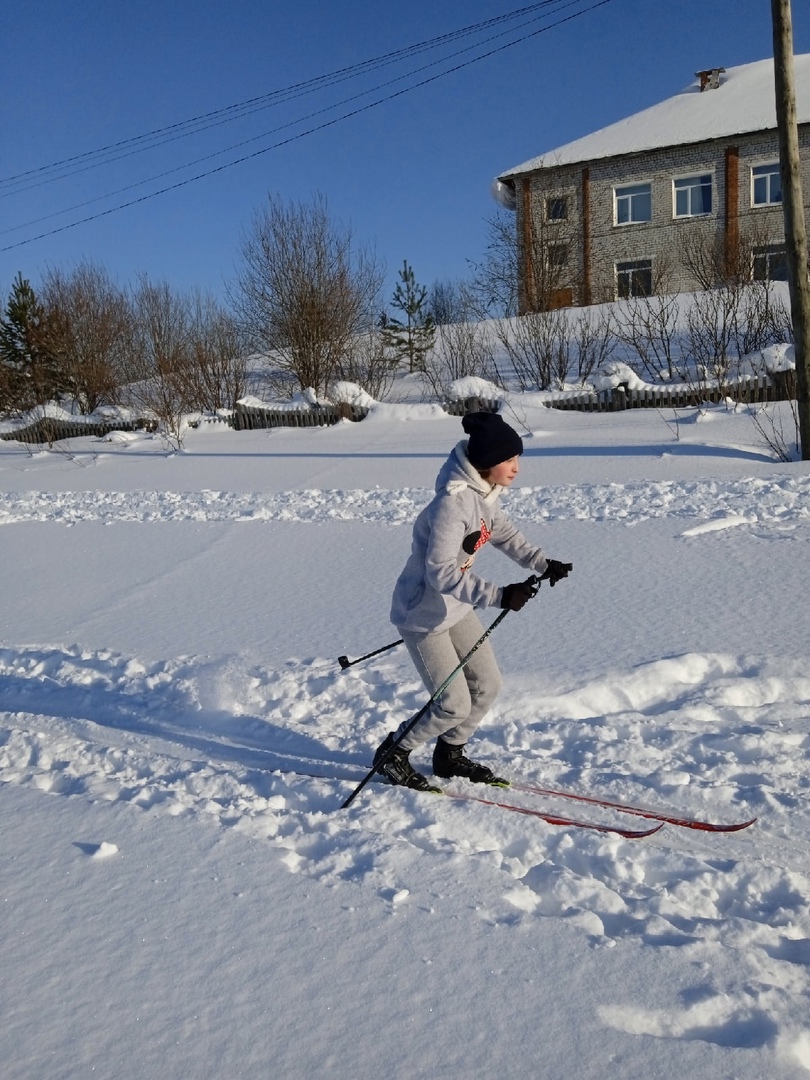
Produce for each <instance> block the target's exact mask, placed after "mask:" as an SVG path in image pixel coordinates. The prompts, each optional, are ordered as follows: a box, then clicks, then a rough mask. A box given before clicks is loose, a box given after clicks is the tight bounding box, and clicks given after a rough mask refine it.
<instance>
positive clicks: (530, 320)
mask: <svg viewBox="0 0 810 1080" xmlns="http://www.w3.org/2000/svg"><path fill="white" fill-rule="evenodd" d="M495 333H496V335H497V337H498V340H499V341H500V344H501V346H502V348H503V351H504V353H505V354H506V356H507V357H508V359H509V361H510V363H511V365H512V368H513V370H514V372H515V377H516V378H517V381H518V384H519V386H520V388H521V389H522V390H534V389H538V390H548V389H550V388H551V387H552V386H559V387H562V386H563V385H564V384H565V381H566V379H567V376H568V366H569V355H568V324H567V319H566V315H565V312H563V311H562V310H560V309H553V310H550V311H532V312H529V314H527V315H521V316H519V317H518V318H517V319H499V320H498V321H497V322H496V323H495Z"/></svg>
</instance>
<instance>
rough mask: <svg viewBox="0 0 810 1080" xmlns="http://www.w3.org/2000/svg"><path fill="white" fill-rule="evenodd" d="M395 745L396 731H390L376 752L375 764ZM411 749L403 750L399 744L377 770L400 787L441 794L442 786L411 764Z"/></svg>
mask: <svg viewBox="0 0 810 1080" xmlns="http://www.w3.org/2000/svg"><path fill="white" fill-rule="evenodd" d="M393 745H394V733H393V731H390V732H389V733H388V735H387V736H386V737H385V739H384V740H383V742H381V743H380V745H379V746H378V747H377V751H376V753H375V754H374V764H375V765H376V764H377V762H378V761H379V760H380V759H381V758H382V757H383V756H384V755H385V754H386V753H387V752H388V751H389V750H390V749H391V747H392V746H393ZM410 753H411V752H410V750H403V749H402V747H400V746H397V747H395V748H394V750H392V751H391V753H390V754H388V757H387V758H386V759H385V761H384V762H383V763H382V765H380V767H379V769H377V772H378V773H380V775H382V776H384V777H385V778H386V780H388V781H389V782H390V783H392V784H398V785H399V786H400V787H409V788H415V789H416V790H417V791H432V792H433V793H434V794H436V795H441V793H442V789H441V788H440V787H434V786H433V784H431V783H430V781H429V780H427V779H426V778H425V777H424V776H422V774H421V773H418V772H417V771H416V770H415V769H414V767H413V765H411V763H410V761H409V760H408V758H409V757H410Z"/></svg>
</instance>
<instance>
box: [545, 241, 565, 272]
mask: <svg viewBox="0 0 810 1080" xmlns="http://www.w3.org/2000/svg"><path fill="white" fill-rule="evenodd" d="M570 257H571V247H570V244H569V243H568V241H567V240H553V241H551V242H550V243H548V244H546V245H545V262H546V269H547V270H551V271H554V270H557V271H560V270H567V269H568V263H569V259H570Z"/></svg>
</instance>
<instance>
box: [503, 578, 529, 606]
mask: <svg viewBox="0 0 810 1080" xmlns="http://www.w3.org/2000/svg"><path fill="white" fill-rule="evenodd" d="M536 593H537V578H535V577H530V578H529V579H528V581H519V582H517V584H515V585H504V587H503V597H502V599H501V607H502V608H508V609H509V610H510V611H520V609H521V608H522V607H523V605H524V604H525V603H526V601H527V600H531V598H532V597H533V596H534V595H535V594H536Z"/></svg>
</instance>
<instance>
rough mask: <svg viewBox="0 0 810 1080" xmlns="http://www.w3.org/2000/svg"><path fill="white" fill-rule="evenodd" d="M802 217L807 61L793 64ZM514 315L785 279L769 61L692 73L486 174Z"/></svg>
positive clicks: (808, 153) (808, 152)
mask: <svg viewBox="0 0 810 1080" xmlns="http://www.w3.org/2000/svg"><path fill="white" fill-rule="evenodd" d="M795 76H796V99H797V119H798V125H799V142H800V154H801V161H802V173H803V175H802V183H803V191H804V198H805V209H806V210H807V208H808V207H809V206H810V198H809V197H810V55H804V56H797V57H796V58H795ZM498 190H499V192H500V199H499V201H501V202H503V203H504V205H509V206H510V207H511V208H512V209H514V211H515V216H516V229H517V248H518V259H519V267H518V269H519V273H518V279H519V291H520V296H519V308H520V311H521V312H526V311H531V310H537V309H541V308H545V307H558V306H563V305H567V304H577V305H584V304H592V303H600V302H604V301H608V300H614V299H617V298H622V297H626V296H634V295H649V294H651V293H655V292H681V291H694V290H697V289H700V288H706V287H708V286H709V285H710V284H711V282H712V281H716V280H720V279H722V278H723V277H728V276H730V275H739V274H747V275H750V276H752V277H753V278H755V279H756V278H760V279H761V278H771V279H776V280H779V279H783V278H785V277H786V265H785V256H784V227H783V219H782V206H781V202H782V191H781V182H780V176H779V151H778V142H777V131H776V109H775V104H774V81H773V61H772V60H761V61H757V62H756V63H753V64H744V65H741V66H739V67H733V68H728V69H727V70H726V69H725V68H713V69H710V70H706V71H701V72H698V73H697V75H696V78H695V82H694V83H692V84H691V85H690V86H688V87H687V88H686V89H685V90H683V91H682V92H681V93H679V94H676V95H675V96H674V97H672V98H668V99H667V100H666V101H663V102H661V103H660V104H658V105H654V106H652V107H651V108H649V109H645V110H644V111H642V112H640V113H636V114H635V115H634V116H631V117H628V118H627V119H625V120H620V121H619V122H618V123H615V124H611V125H610V126H609V127H606V128H603V129H602V130H601V131H597V132H594V133H593V134H592V135H586V136H584V137H583V138H581V139H577V140H576V141H574V142H571V143H568V144H567V145H565V146H561V147H558V148H557V149H556V150H552V151H550V152H548V153H546V154H543V155H542V156H541V157H537V158H533V159H532V160H530V161H527V162H525V163H524V164H523V165H518V166H517V167H516V168H513V169H509V170H508V171H506V172H504V173H502V174H501V175H500V176H499V177H498Z"/></svg>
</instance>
